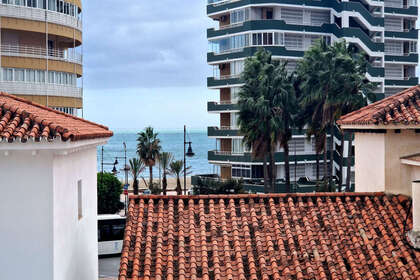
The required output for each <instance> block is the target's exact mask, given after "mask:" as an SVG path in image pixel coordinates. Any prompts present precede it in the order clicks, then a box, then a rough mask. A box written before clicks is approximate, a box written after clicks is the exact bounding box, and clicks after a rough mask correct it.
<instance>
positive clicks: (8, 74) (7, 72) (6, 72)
mask: <svg viewBox="0 0 420 280" xmlns="http://www.w3.org/2000/svg"><path fill="white" fill-rule="evenodd" d="M3 81H8V82H11V81H13V69H12V68H5V69H3Z"/></svg>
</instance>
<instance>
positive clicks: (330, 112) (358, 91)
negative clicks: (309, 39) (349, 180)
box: [297, 40, 374, 186]
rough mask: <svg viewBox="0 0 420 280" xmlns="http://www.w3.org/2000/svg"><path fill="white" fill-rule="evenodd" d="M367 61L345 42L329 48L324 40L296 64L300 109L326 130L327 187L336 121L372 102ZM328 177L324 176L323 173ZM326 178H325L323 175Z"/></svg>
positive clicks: (371, 85) (372, 86)
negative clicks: (328, 149) (327, 156)
mask: <svg viewBox="0 0 420 280" xmlns="http://www.w3.org/2000/svg"><path fill="white" fill-rule="evenodd" d="M366 70H367V60H366V57H365V55H364V54H363V53H360V52H358V50H357V49H355V48H353V47H347V44H346V42H345V41H340V42H336V43H334V44H333V45H331V46H330V45H328V44H327V43H326V41H325V40H320V41H318V42H317V43H316V44H315V45H314V46H313V47H312V48H311V49H310V50H308V51H307V52H306V53H305V55H304V57H303V59H302V60H301V61H300V62H299V63H298V69H297V72H298V75H299V76H300V77H301V81H302V83H301V90H302V92H303V94H302V98H301V100H300V105H301V106H302V107H303V110H304V111H305V110H311V116H312V117H311V118H310V121H309V123H310V122H312V121H313V120H316V119H319V120H321V123H320V126H319V127H320V129H322V130H325V131H326V132H327V131H328V132H329V134H330V135H331V137H330V138H329V141H330V142H329V146H330V147H331V149H330V151H329V152H330V153H329V160H330V163H331V164H330V165H331V166H330V168H329V170H328V175H329V176H328V178H329V185H330V186H332V169H333V164H332V162H333V161H334V150H333V149H332V147H333V143H334V142H333V141H334V128H335V122H336V121H337V119H339V118H340V117H341V116H342V115H343V114H346V113H348V112H350V111H353V110H355V109H358V108H360V107H361V106H364V105H366V104H367V98H370V99H371V100H372V99H374V97H373V95H372V92H371V90H372V89H373V88H374V85H373V84H372V83H370V82H369V81H368V80H367V78H366ZM324 146H325V147H324V168H326V166H327V161H326V150H327V149H326V147H327V146H328V145H327V144H326V143H325V144H324ZM325 175H327V174H325ZM326 178H327V176H326Z"/></svg>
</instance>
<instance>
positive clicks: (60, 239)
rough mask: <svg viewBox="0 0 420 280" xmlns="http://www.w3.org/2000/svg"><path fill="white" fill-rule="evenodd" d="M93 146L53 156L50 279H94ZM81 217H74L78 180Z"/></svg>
mask: <svg viewBox="0 0 420 280" xmlns="http://www.w3.org/2000/svg"><path fill="white" fill-rule="evenodd" d="M96 164H97V161H96V147H92V148H89V149H88V150H82V151H78V152H74V153H71V154H69V155H55V156H54V191H53V193H54V279H55V280H72V279H80V280H90V279H98V244H97V240H98V239H97V238H98V237H97V236H98V235H97V195H96V193H97V189H96V172H97V169H96ZM79 180H81V183H82V191H83V192H82V205H83V217H82V218H81V219H80V220H79V217H78V195H77V194H78V191H77V189H78V181H79Z"/></svg>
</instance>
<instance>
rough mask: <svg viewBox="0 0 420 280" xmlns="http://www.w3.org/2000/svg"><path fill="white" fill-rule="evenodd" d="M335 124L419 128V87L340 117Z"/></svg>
mask: <svg viewBox="0 0 420 280" xmlns="http://www.w3.org/2000/svg"><path fill="white" fill-rule="evenodd" d="M337 124H339V125H372V124H374V125H379V124H382V125H388V124H402V125H413V124H414V125H419V126H420V85H418V86H415V87H412V88H409V89H407V90H404V91H402V92H400V93H397V94H395V95H392V96H389V97H387V98H385V99H382V100H380V101H378V102H375V103H372V104H370V105H368V106H366V107H363V108H361V109H359V110H357V111H354V112H352V113H350V114H347V115H345V116H343V117H341V118H340V120H339V121H338V122H337Z"/></svg>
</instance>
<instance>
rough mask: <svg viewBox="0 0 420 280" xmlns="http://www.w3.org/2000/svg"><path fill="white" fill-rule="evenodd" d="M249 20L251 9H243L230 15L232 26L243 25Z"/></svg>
mask: <svg viewBox="0 0 420 280" xmlns="http://www.w3.org/2000/svg"><path fill="white" fill-rule="evenodd" d="M247 20H249V9H241V10H236V11H232V12H231V13H230V24H235V23H241V22H244V21H247Z"/></svg>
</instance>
